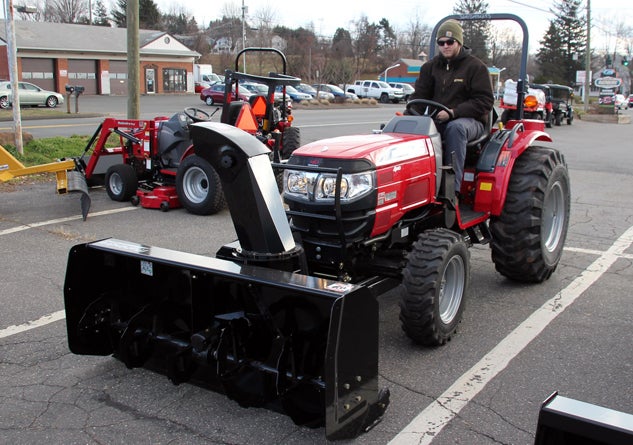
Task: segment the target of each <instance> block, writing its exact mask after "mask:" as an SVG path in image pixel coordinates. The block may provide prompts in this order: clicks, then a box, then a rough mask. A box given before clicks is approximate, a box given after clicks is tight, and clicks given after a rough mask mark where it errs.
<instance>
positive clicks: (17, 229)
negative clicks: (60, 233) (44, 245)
mask: <svg viewBox="0 0 633 445" xmlns="http://www.w3.org/2000/svg"><path fill="white" fill-rule="evenodd" d="M136 209H138V207H133V206H131V207H121V208H120V209H112V210H103V211H101V212H94V213H90V214H89V215H88V217H91V218H93V217H95V216H104V215H112V214H114V213H121V212H127V211H129V210H136ZM78 219H82V216H81V215H75V216H68V217H66V218H58V219H49V220H48V221H41V222H36V223H32V224H24V225H21V226H17V227H11V228H10V229H4V230H0V236H2V235H9V234H11V233H16V232H22V231H23V230H28V229H34V228H36V227H42V226H49V225H51V224H59V223H63V222H68V221H75V220H78Z"/></svg>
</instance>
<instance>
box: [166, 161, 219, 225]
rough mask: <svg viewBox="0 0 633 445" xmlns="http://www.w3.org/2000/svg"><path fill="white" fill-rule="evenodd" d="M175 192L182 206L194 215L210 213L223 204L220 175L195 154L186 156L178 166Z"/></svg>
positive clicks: (215, 211) (217, 210)
mask: <svg viewBox="0 0 633 445" xmlns="http://www.w3.org/2000/svg"><path fill="white" fill-rule="evenodd" d="M176 193H177V194H178V199H179V200H180V203H181V204H182V206H183V207H184V208H185V209H187V210H188V211H189V212H191V213H193V214H195V215H212V214H214V213H217V212H219V211H220V210H222V208H224V205H225V200H224V193H222V184H221V183H220V177H219V176H218V174H217V173H216V171H215V170H214V169H213V167H212V166H211V164H209V163H208V162H207V161H206V160H204V159H203V158H201V157H200V156H197V155H190V156H187V157H186V158H185V159H184V160H183V161H182V163H181V164H180V166H179V167H178V172H177V174H176Z"/></svg>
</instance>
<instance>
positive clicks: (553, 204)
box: [542, 182, 566, 252]
mask: <svg viewBox="0 0 633 445" xmlns="http://www.w3.org/2000/svg"><path fill="white" fill-rule="evenodd" d="M565 217H566V215H565V197H564V193H563V187H562V185H561V183H560V182H556V183H555V184H554V186H553V187H552V189H551V190H550V192H549V193H548V195H547V197H546V198H545V202H544V203H543V229H542V230H543V240H544V241H543V245H544V247H545V249H547V251H548V252H553V251H554V250H556V248H557V247H558V245H559V244H560V239H561V236H562V234H563V226H564V224H565Z"/></svg>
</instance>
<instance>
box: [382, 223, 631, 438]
mask: <svg viewBox="0 0 633 445" xmlns="http://www.w3.org/2000/svg"><path fill="white" fill-rule="evenodd" d="M631 244H633V227H630V228H629V229H628V230H627V231H626V232H624V234H623V235H622V236H620V238H618V239H617V240H616V241H615V243H613V245H612V246H611V247H610V248H609V249H608V250H607V251H605V252H603V253H602V254H601V255H600V257H598V259H596V260H595V261H594V262H593V263H592V264H591V265H589V267H587V268H586V269H585V270H584V271H583V272H582V273H581V274H580V276H578V278H576V279H575V280H574V281H572V282H571V283H570V284H569V285H568V286H567V287H566V288H565V289H563V290H562V291H560V292H559V293H558V294H556V295H555V296H554V297H553V298H551V299H550V300H549V301H547V302H546V303H545V304H544V305H543V306H541V307H540V308H539V309H537V310H536V311H535V312H534V313H533V314H532V315H531V316H530V317H528V318H527V319H526V320H525V321H524V322H523V323H521V324H520V325H519V326H518V327H517V328H516V329H515V330H514V331H512V332H511V333H510V334H509V335H508V336H507V337H506V338H504V339H503V340H502V341H501V342H500V343H499V344H498V345H497V346H496V347H495V348H494V349H492V351H490V352H489V353H488V354H486V355H485V356H484V357H483V358H482V359H481V360H480V361H479V362H478V363H477V364H476V365H475V366H473V367H472V368H470V369H469V370H468V371H466V373H465V374H463V375H462V376H461V377H460V378H458V379H457V380H456V381H455V383H453V384H452V385H451V386H450V387H449V388H448V389H447V390H446V391H444V393H443V394H442V395H440V396H439V397H438V398H437V399H435V401H433V402H432V403H431V404H430V405H429V406H427V407H426V408H425V409H424V410H423V411H422V412H421V413H419V414H418V415H417V416H416V417H415V418H414V419H413V420H412V421H411V423H409V425H407V426H406V427H405V428H404V429H403V430H402V431H400V432H399V433H398V434H397V435H396V437H394V438H393V439H392V440H391V441H390V442H389V445H405V444H407V445H408V444H415V445H423V444H430V443H431V441H432V440H433V439H434V438H435V437H436V436H437V435H438V434H439V433H440V432H441V431H442V429H443V428H444V427H445V426H446V425H447V424H448V423H449V422H450V421H451V420H453V418H455V417H456V416H457V414H459V412H460V411H461V410H462V409H463V408H464V407H465V406H466V405H467V404H468V403H469V402H470V401H471V400H472V399H473V398H474V397H475V396H476V395H477V394H479V392H480V391H482V390H483V389H484V388H485V386H486V385H487V384H488V382H490V381H491V380H492V379H493V378H494V377H495V376H496V375H497V374H499V373H500V372H501V371H503V370H504V369H505V368H506V367H507V366H508V363H509V362H510V360H512V359H513V358H514V357H516V356H517V355H518V354H519V353H520V352H521V351H522V350H523V349H524V348H525V347H526V346H527V345H528V344H529V343H530V342H531V341H532V340H534V339H535V338H536V337H537V336H538V335H539V334H540V333H541V332H542V331H543V330H544V329H545V328H546V327H547V326H548V325H549V324H550V323H551V322H552V321H553V320H554V319H555V318H556V317H558V316H559V315H560V314H561V313H562V312H563V311H564V310H565V309H566V308H567V307H569V306H570V305H571V304H572V303H573V302H574V301H576V299H577V298H578V297H580V296H581V295H582V294H583V292H584V291H585V290H587V289H588V288H589V287H590V286H591V285H592V284H593V283H595V282H596V281H597V280H598V279H599V278H600V277H601V276H602V275H603V274H604V273H605V272H606V271H607V270H608V269H609V268H610V267H611V266H612V265H613V263H615V262H616V261H617V260H618V259H619V258H622V257H623V256H628V255H625V254H624V251H625V250H627V249H628V248H629V247H630V246H631Z"/></svg>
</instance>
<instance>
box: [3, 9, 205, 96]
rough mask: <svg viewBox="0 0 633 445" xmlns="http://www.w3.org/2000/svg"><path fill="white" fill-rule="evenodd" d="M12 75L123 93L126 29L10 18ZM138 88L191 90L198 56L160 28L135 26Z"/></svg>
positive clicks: (55, 86) (48, 85) (54, 86)
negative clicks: (12, 20)
mask: <svg viewBox="0 0 633 445" xmlns="http://www.w3.org/2000/svg"><path fill="white" fill-rule="evenodd" d="M15 37H16V48H17V62H18V63H17V64H18V78H19V80H25V81H28V82H31V83H34V84H36V85H39V86H40V87H42V88H45V89H47V90H53V91H57V92H60V93H62V94H63V93H64V92H65V86H66V85H81V86H83V87H84V88H85V94H114V95H125V94H127V91H128V79H127V72H128V68H127V29H125V28H109V27H103V26H90V25H75V24H63V23H49V22H31V21H18V20H16V21H15ZM139 46H140V65H141V66H140V85H141V94H153V93H159V94H169V93H182V92H190V93H193V92H194V82H193V64H194V62H195V61H196V60H197V59H198V58H199V57H200V54H199V53H198V52H196V51H192V50H190V49H189V48H187V47H186V46H185V45H183V44H182V43H181V42H179V41H178V40H177V39H176V38H174V37H173V36H171V35H170V34H168V33H166V32H163V31H153V30H140V31H139ZM0 78H3V79H8V78H9V64H8V57H7V36H6V26H5V20H0Z"/></svg>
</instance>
